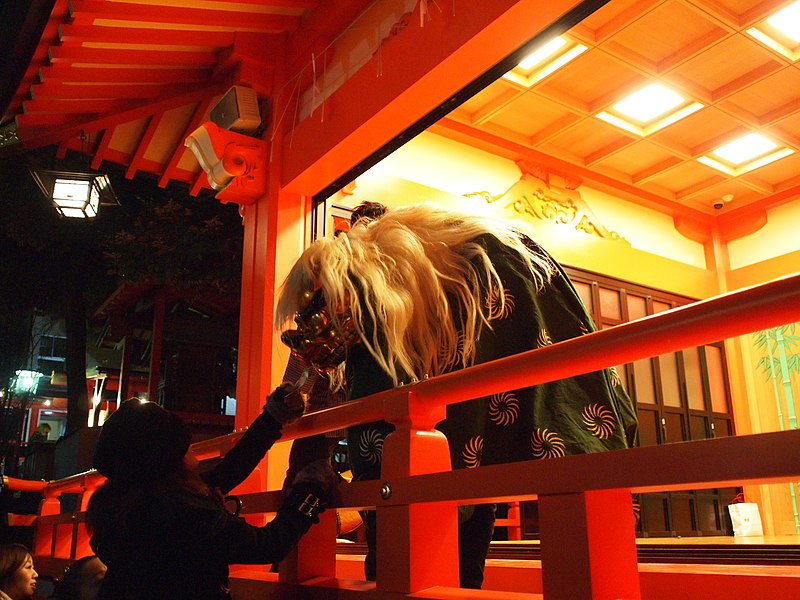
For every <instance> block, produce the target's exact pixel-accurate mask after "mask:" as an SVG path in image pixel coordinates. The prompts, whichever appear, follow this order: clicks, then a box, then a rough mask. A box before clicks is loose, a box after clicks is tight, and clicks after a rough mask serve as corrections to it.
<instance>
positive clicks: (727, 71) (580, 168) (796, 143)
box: [436, 0, 800, 214]
mask: <svg viewBox="0 0 800 600" xmlns="http://www.w3.org/2000/svg"><path fill="white" fill-rule="evenodd" d="M787 4H788V3H787V2H781V1H767V2H759V1H755V0H720V1H712V0H666V1H654V0H612V1H611V2H609V3H608V4H606V5H605V6H603V7H602V8H600V9H599V10H598V11H597V12H595V13H594V14H592V15H591V16H589V17H588V18H587V19H585V20H584V21H583V22H581V23H580V24H578V25H577V26H575V27H573V28H572V29H570V30H569V31H567V32H566V33H565V34H564V35H563V37H564V38H565V39H566V40H567V41H568V42H572V43H575V44H581V45H583V46H585V48H586V49H585V51H583V53H582V54H580V55H579V56H578V57H577V58H575V59H574V60H572V61H571V62H569V63H568V64H566V65H564V66H563V67H561V68H560V69H557V70H555V71H554V72H553V73H551V74H549V75H547V76H544V77H542V78H541V79H540V80H538V81H536V82H535V83H533V84H532V85H530V86H528V85H526V82H525V81H524V80H521V79H519V78H518V79H517V81H511V80H509V79H507V78H501V79H498V80H497V81H495V82H494V83H492V84H491V85H489V86H488V87H486V88H485V89H484V90H483V91H481V92H480V93H478V94H477V95H475V96H474V97H473V98H472V99H470V100H469V101H467V102H466V103H464V104H463V105H462V106H460V107H459V108H458V109H456V110H455V111H454V112H453V113H452V114H451V115H450V116H449V117H448V118H446V119H444V120H443V121H442V122H441V123H440V124H439V125H438V126H437V128H436V131H437V132H439V133H442V134H444V135H451V136H457V137H458V138H459V139H462V140H471V143H473V144H475V145H479V146H483V147H486V148H489V149H492V150H493V151H497V152H500V153H503V154H506V155H508V156H510V157H515V158H516V157H520V156H525V155H526V154H527V155H528V156H530V157H532V158H533V160H534V162H535V161H536V159H537V158H538V159H539V160H540V161H541V162H542V163H543V165H544V166H546V167H547V168H550V169H554V170H556V171H558V170H561V171H567V172H571V173H574V174H578V175H579V176H580V177H581V178H582V179H583V180H585V181H588V182H595V183H598V182H599V183H602V184H604V185H608V186H610V187H612V188H613V187H615V186H616V187H618V189H620V190H625V191H627V192H630V193H632V194H638V195H641V196H642V198H644V199H646V200H647V201H649V202H650V203H652V204H655V205H659V206H662V207H667V208H672V209H675V208H677V209H680V208H684V207H688V208H691V209H696V210H699V211H702V212H704V213H709V214H724V213H726V212H728V211H734V210H737V209H743V208H744V207H748V206H749V207H750V209H751V210H756V209H762V208H765V207H769V206H772V205H774V204H777V203H781V202H785V201H790V200H794V199H795V198H797V196H798V195H800V152H798V150H800V68H799V67H798V64H797V63H795V62H794V60H792V58H793V57H796V56H797V53H796V49H795V48H791V47H790V48H786V50H787V51H789V52H788V53H789V54H790V56H786V55H784V54H781V52H779V51H778V50H775V49H773V48H770V47H768V46H767V45H765V44H764V43H763V42H761V41H759V40H757V39H756V38H755V37H753V35H751V34H750V33H748V30H749V29H751V28H753V27H756V26H758V25H759V24H761V23H762V22H763V21H764V19H765V18H767V17H768V16H770V15H771V14H773V13H775V12H776V11H777V10H778V9H780V8H781V7H783V6H786V5H787ZM546 41H547V39H542V43H544V42H546ZM795 45H797V43H795ZM792 52H794V54H793V55H792V54H791V53H792ZM654 82H658V83H661V84H664V85H666V86H668V87H669V88H671V89H672V90H674V91H675V92H677V93H678V94H680V95H681V96H683V97H684V98H685V99H686V101H687V102H695V103H699V104H701V105H702V108H700V109H699V110H697V111H696V112H693V113H692V114H690V115H688V116H686V117H684V118H682V119H679V120H677V121H676V122H674V123H672V124H669V125H667V126H665V127H663V128H662V129H659V130H657V131H654V132H652V133H649V134H645V135H642V134H641V133H634V132H631V131H627V130H625V129H622V128H620V127H618V126H615V125H613V124H610V123H608V122H606V121H604V120H601V119H600V118H598V117H597V115H598V113H601V112H603V111H608V110H609V108H610V107H611V106H612V105H614V104H615V103H617V102H618V101H619V100H621V99H622V98H623V97H625V96H626V95H628V94H630V93H631V92H634V91H636V90H638V89H640V88H642V87H644V86H646V85H648V84H651V83H654ZM754 132H758V133H762V134H764V135H766V136H768V137H769V138H770V139H772V140H773V141H774V142H775V143H776V144H777V145H778V146H779V147H785V148H786V149H787V151H786V153H787V154H788V156H785V157H784V158H781V159H780V160H776V161H775V162H772V163H770V164H767V165H765V166H762V167H760V168H755V169H753V170H750V171H749V172H746V173H742V174H737V173H736V172H735V171H734V172H733V173H725V172H721V171H720V170H717V169H715V168H712V167H710V166H707V165H706V164H703V163H701V162H699V161H698V159H699V158H701V157H703V156H706V155H708V154H709V153H710V152H711V151H713V150H714V149H715V148H717V147H718V146H720V145H722V144H725V143H727V142H729V141H731V140H733V139H735V138H737V137H740V136H742V135H744V134H749V133H754ZM789 151H791V153H789ZM715 205H716V206H717V207H719V206H720V205H721V206H722V208H714V206H715Z"/></svg>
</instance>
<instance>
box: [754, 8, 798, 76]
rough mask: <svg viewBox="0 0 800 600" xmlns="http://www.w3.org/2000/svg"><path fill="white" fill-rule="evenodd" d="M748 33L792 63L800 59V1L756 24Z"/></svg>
mask: <svg viewBox="0 0 800 600" xmlns="http://www.w3.org/2000/svg"><path fill="white" fill-rule="evenodd" d="M747 33H748V34H749V35H751V36H753V37H754V38H755V39H757V40H758V41H759V42H761V43H762V44H764V45H765V46H766V47H768V48H771V49H772V50H774V51H775V52H777V53H779V54H781V55H782V56H785V57H786V58H788V59H789V60H791V61H792V62H794V61H797V60H798V59H800V1H798V2H794V3H793V4H790V5H788V6H786V7H784V8H782V9H781V10H779V11H778V12H776V13H775V14H773V15H771V16H769V17H767V18H766V19H763V20H762V21H760V22H758V23H756V24H755V25H754V26H753V27H750V28H749V29H748V30H747Z"/></svg>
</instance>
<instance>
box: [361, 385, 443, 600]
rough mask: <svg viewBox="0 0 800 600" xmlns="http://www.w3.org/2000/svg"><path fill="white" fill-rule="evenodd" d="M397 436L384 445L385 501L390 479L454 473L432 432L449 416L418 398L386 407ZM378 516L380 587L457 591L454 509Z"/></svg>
mask: <svg viewBox="0 0 800 600" xmlns="http://www.w3.org/2000/svg"><path fill="white" fill-rule="evenodd" d="M385 411H386V420H387V421H389V422H390V423H392V424H393V425H394V426H395V428H396V429H395V431H394V432H393V433H391V434H389V435H388V436H387V437H386V440H385V441H384V443H383V462H382V467H381V477H382V478H383V480H384V485H383V487H382V489H381V496H382V497H383V498H385V499H388V498H390V497H391V485H392V478H394V477H407V476H410V475H421V474H425V473H438V472H442V471H449V470H450V450H449V446H448V443H447V438H445V436H444V435H443V434H442V433H441V432H439V431H437V430H435V429H434V427H435V425H436V423H438V422H439V421H441V420H442V419H443V418H444V417H445V414H446V409H445V407H444V406H431V405H430V404H428V405H427V406H426V405H425V403H424V402H423V401H422V399H420V398H419V397H418V396H417V395H416V394H415V393H414V392H408V394H407V395H405V396H404V398H403V399H402V400H401V401H387V404H386V408H385ZM376 511H377V587H378V589H379V590H381V591H387V592H400V593H411V592H415V591H417V590H421V589H425V588H428V587H432V586H435V585H443V586H456V587H457V586H458V511H457V509H456V504H455V503H437V504H409V505H400V506H381V505H380V500H379V501H378V504H377V506H376Z"/></svg>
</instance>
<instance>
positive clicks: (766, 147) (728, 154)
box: [712, 133, 778, 166]
mask: <svg viewBox="0 0 800 600" xmlns="http://www.w3.org/2000/svg"><path fill="white" fill-rule="evenodd" d="M777 147H778V144H776V143H775V142H773V141H772V140H770V139H769V138H767V137H766V136H763V135H761V134H760V133H750V134H748V135H745V136H743V137H740V138H739V139H736V140H733V141H732V142H729V143H727V144H725V145H724V146H720V147H719V148H717V149H716V150H714V151H713V152H712V154H714V155H715V156H717V157H719V158H721V159H723V160H725V161H728V162H729V163H731V164H732V165H737V166H738V165H740V164H742V163H744V162H747V161H748V160H753V159H754V158H756V157H757V156H761V155H762V154H766V153H767V152H770V151H771V150H774V149H775V148H777Z"/></svg>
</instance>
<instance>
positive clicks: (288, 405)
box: [264, 382, 306, 425]
mask: <svg viewBox="0 0 800 600" xmlns="http://www.w3.org/2000/svg"><path fill="white" fill-rule="evenodd" d="M305 408H306V407H305V402H303V396H302V395H301V394H300V393H299V392H298V391H297V390H296V388H295V386H294V384H292V383H286V382H284V383H282V384H280V385H279V386H278V387H276V388H275V390H274V391H273V392H272V393H271V394H270V395H269V396H267V403H266V404H265V405H264V411H265V412H267V413H269V415H270V416H272V418H273V419H275V420H276V421H277V422H278V423H280V424H281V425H286V424H287V423H293V422H294V421H297V419H299V418H300V417H302V416H303V412H304V411H305Z"/></svg>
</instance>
